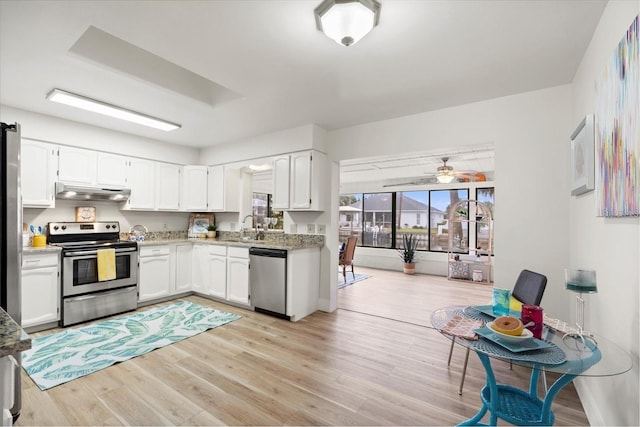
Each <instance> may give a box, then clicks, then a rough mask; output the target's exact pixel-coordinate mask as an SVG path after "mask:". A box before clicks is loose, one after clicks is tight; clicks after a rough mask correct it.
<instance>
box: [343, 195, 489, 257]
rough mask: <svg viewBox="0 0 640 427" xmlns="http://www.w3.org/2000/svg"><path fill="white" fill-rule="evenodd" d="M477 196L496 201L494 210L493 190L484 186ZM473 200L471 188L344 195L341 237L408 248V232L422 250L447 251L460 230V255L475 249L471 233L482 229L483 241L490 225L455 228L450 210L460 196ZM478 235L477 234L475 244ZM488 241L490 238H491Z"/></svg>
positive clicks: (361, 243) (457, 240)
mask: <svg viewBox="0 0 640 427" xmlns="http://www.w3.org/2000/svg"><path fill="white" fill-rule="evenodd" d="M474 196H475V197H476V198H477V200H479V201H482V202H484V203H487V204H489V205H490V208H491V210H492V211H493V188H479V189H477V190H476V194H475V195H474ZM467 199H469V189H466V188H457V189H448V190H430V191H428V190H422V191H398V192H392V193H364V194H342V195H340V207H339V210H340V226H339V230H340V241H341V242H346V240H347V237H349V236H358V245H359V246H369V247H376V248H391V249H399V248H402V244H403V243H402V236H404V235H405V234H413V235H414V236H415V237H416V238H417V240H418V250H423V251H431V252H446V251H447V249H448V246H449V232H452V233H454V236H453V239H454V246H455V248H459V249H456V251H458V250H459V252H460V253H468V251H469V232H470V231H471V233H476V234H475V236H476V242H479V244H480V245H482V241H483V235H484V234H487V229H486V228H483V226H482V224H481V223H479V224H478V227H477V229H476V228H475V227H472V228H471V230H470V229H469V224H468V223H466V222H462V223H456V224H453V226H451V227H450V226H449V221H448V218H449V208H450V206H451V205H452V204H454V203H457V202H458V201H460V200H467ZM473 237H474V234H471V238H472V242H471V243H473ZM485 242H486V238H485Z"/></svg>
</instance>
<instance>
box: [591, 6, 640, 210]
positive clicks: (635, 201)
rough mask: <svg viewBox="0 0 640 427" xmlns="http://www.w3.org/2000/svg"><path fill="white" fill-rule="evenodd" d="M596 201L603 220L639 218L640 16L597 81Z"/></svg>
mask: <svg viewBox="0 0 640 427" xmlns="http://www.w3.org/2000/svg"><path fill="white" fill-rule="evenodd" d="M596 90H597V111H596V201H597V209H598V215H599V216H606V217H611V216H637V215H640V117H639V116H640V43H639V41H638V16H636V18H635V20H634V21H633V23H632V24H631V27H629V29H628V30H627V33H626V34H625V36H624V38H623V39H622V40H621V41H620V43H619V44H618V46H617V48H616V50H615V52H614V54H613V56H612V57H611V59H610V60H609V62H608V63H607V65H606V67H605V69H604V73H603V74H602V77H601V79H600V80H599V81H598V82H596Z"/></svg>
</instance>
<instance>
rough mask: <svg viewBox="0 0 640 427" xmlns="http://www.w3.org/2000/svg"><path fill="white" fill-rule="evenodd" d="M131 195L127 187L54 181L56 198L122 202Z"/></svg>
mask: <svg viewBox="0 0 640 427" xmlns="http://www.w3.org/2000/svg"><path fill="white" fill-rule="evenodd" d="M129 195H131V190H130V189H128V188H105V187H91V186H83V185H73V184H65V183H64V182H56V198H57V199H67V200H110V201H113V202H124V201H126V200H127V199H128V198H129Z"/></svg>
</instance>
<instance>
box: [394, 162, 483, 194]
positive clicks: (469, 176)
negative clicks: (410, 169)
mask: <svg viewBox="0 0 640 427" xmlns="http://www.w3.org/2000/svg"><path fill="white" fill-rule="evenodd" d="M441 160H442V166H439V167H438V169H436V170H437V173H435V174H433V175H431V176H429V177H425V178H416V179H414V180H411V181H408V182H398V183H393V184H384V185H383V187H396V186H400V185H424V184H430V183H437V184H449V183H451V182H454V181H455V182H477V181H486V177H485V175H484V174H482V173H479V172H477V171H473V170H465V171H454V170H453V166H449V165H447V162H448V161H449V158H448V157H443V158H442V159H441Z"/></svg>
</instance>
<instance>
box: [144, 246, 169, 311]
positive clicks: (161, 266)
mask: <svg viewBox="0 0 640 427" xmlns="http://www.w3.org/2000/svg"><path fill="white" fill-rule="evenodd" d="M170 252H171V251H170V248H169V245H166V246H149V247H142V248H141V249H140V271H139V272H138V274H139V276H138V283H139V285H138V292H139V294H138V301H139V302H144V301H149V300H153V299H157V298H163V297H167V296H169V295H171V293H172V280H171V256H170ZM174 283H175V282H174Z"/></svg>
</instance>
